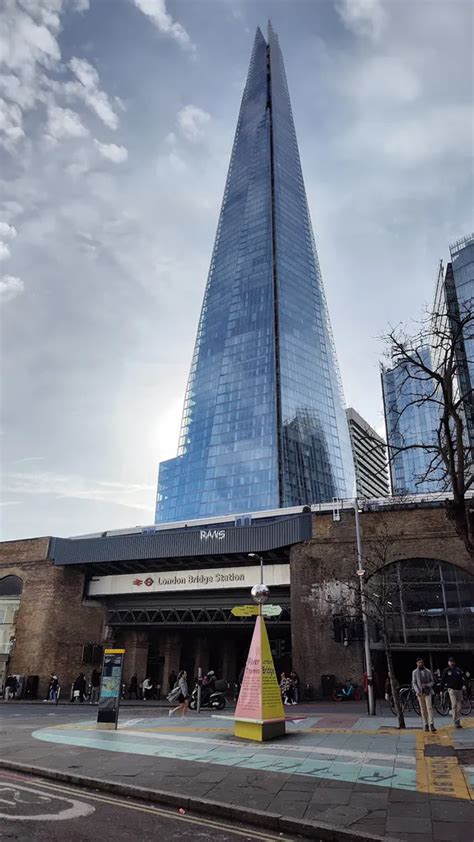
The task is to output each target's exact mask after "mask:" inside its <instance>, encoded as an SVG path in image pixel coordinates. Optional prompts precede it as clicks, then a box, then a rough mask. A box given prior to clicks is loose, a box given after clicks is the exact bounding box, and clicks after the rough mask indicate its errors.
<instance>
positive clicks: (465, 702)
mask: <svg viewBox="0 0 474 842" xmlns="http://www.w3.org/2000/svg"><path fill="white" fill-rule="evenodd" d="M471 710H472V701H471V699H470V698H469V696H468V695H467V694H466V693H463V694H462V702H461V716H469V714H470V713H471Z"/></svg>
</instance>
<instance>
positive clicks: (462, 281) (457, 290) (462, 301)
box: [445, 234, 474, 453]
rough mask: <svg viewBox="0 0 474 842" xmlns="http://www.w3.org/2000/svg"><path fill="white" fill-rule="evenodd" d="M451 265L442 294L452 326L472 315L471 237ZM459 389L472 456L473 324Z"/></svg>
mask: <svg viewBox="0 0 474 842" xmlns="http://www.w3.org/2000/svg"><path fill="white" fill-rule="evenodd" d="M450 251H451V264H448V267H447V270H446V279H445V290H446V302H447V308H448V314H449V315H450V316H451V317H452V318H454V320H455V322H456V321H457V322H458V323H459V320H461V321H463V320H464V319H465V318H466V317H467V316H468V314H469V313H470V314H471V316H472V314H473V313H474V234H471V235H470V236H468V237H464V238H463V239H462V240H458V242H457V243H454V245H452V246H451V248H450ZM457 362H458V372H459V375H458V376H459V389H460V392H461V394H462V395H463V396H464V405H465V414H466V425H467V434H468V437H469V443H470V446H471V449H472V451H473V453H474V395H473V388H474V321H472V319H471V321H470V322H469V324H466V326H465V328H464V331H463V337H462V340H461V341H460V343H459V347H458V354H457Z"/></svg>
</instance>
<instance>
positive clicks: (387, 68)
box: [338, 55, 422, 111]
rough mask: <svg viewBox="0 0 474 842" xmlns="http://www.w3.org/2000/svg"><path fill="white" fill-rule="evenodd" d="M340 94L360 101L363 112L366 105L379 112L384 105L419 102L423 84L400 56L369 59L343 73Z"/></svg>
mask: <svg viewBox="0 0 474 842" xmlns="http://www.w3.org/2000/svg"><path fill="white" fill-rule="evenodd" d="M338 89H339V92H340V94H341V95H342V96H348V97H352V98H356V99H357V100H359V101H360V102H361V103H362V104H363V106H364V109H365V111H367V105H368V102H369V101H371V103H372V107H375V106H376V107H377V108H381V107H383V106H384V104H386V103H390V104H392V103H394V102H398V103H405V102H413V101H414V100H416V99H418V98H419V96H420V94H421V91H422V84H421V80H420V78H419V76H418V74H417V73H416V72H415V70H414V69H413V68H411V67H410V66H409V65H408V63H407V61H406V59H405V60H404V59H402V58H401V57H400V56H397V57H395V56H387V55H375V56H369V57H368V58H367V60H366V61H364V63H363V64H362V65H361V66H360V67H356V68H354V66H353V65H352V66H351V68H350V72H347V73H344V74H343V75H342V77H341V79H340V80H339V84H338Z"/></svg>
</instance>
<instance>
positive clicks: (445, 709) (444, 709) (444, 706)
mask: <svg viewBox="0 0 474 842" xmlns="http://www.w3.org/2000/svg"><path fill="white" fill-rule="evenodd" d="M433 705H434V709H435V711H436V713H439V715H440V716H447V715H448V713H449V697H448V694H447V693H437V694H436V696H435V697H434V698H433Z"/></svg>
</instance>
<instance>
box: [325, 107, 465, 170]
mask: <svg viewBox="0 0 474 842" xmlns="http://www.w3.org/2000/svg"><path fill="white" fill-rule="evenodd" d="M471 118H472V114H471V108H470V106H468V105H465V106H464V105H446V106H444V107H443V108H439V107H436V108H432V109H431V110H430V109H425V110H424V111H423V112H421V113H420V114H414V115H413V116H405V117H403V118H401V117H400V116H398V117H397V118H392V119H391V120H390V119H389V118H386V119H380V118H379V119H373V118H372V119H362V120H360V121H358V122H357V123H355V124H354V125H353V127H351V128H350V129H347V131H346V132H345V133H344V136H343V138H342V139H341V141H340V143H339V148H340V150H341V152H342V153H343V155H344V157H346V158H353V157H359V156H360V155H367V156H369V157H370V160H371V162H372V165H373V164H374V163H375V162H376V161H380V162H383V163H385V165H389V166H391V167H393V166H395V167H398V168H408V167H415V166H418V165H424V166H426V165H428V164H430V163H432V162H434V161H442V160H443V159H445V158H446V157H447V156H450V155H454V156H455V157H456V159H459V160H461V159H462V158H468V157H469V154H470V147H471V144H472V128H471Z"/></svg>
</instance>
